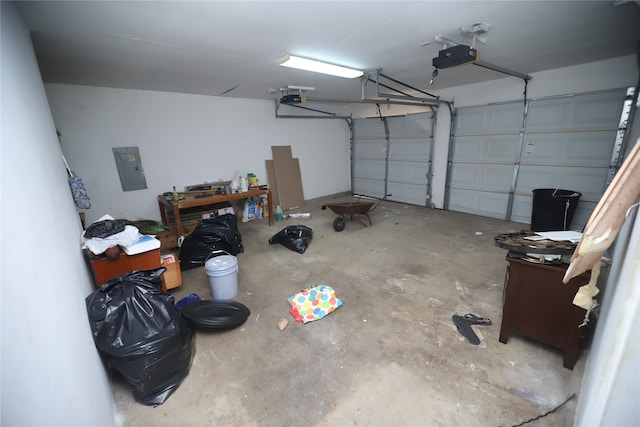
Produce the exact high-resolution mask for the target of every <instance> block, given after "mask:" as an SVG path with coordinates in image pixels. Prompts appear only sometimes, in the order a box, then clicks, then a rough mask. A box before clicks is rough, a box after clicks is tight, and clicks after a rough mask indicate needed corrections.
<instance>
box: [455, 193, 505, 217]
mask: <svg viewBox="0 0 640 427" xmlns="http://www.w3.org/2000/svg"><path fill="white" fill-rule="evenodd" d="M508 201H509V196H508V195H506V194H499V193H482V192H478V191H469V190H463V189H451V197H450V200H449V207H450V209H451V210H453V211H456V212H465V213H471V214H474V215H481V216H487V217H490V218H500V219H504V212H506V210H507V204H508Z"/></svg>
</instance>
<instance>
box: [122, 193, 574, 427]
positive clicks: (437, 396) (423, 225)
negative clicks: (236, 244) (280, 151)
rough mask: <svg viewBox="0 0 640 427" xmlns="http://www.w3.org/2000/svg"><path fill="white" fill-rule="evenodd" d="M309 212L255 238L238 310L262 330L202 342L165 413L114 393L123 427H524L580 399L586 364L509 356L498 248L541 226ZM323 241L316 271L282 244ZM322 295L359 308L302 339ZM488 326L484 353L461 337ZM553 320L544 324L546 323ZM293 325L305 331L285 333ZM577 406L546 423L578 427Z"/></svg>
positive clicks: (540, 354) (404, 212)
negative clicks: (301, 296)
mask: <svg viewBox="0 0 640 427" xmlns="http://www.w3.org/2000/svg"><path fill="white" fill-rule="evenodd" d="M352 200H353V199H352V198H351V197H350V196H339V197H334V198H324V199H318V200H314V201H311V202H309V203H308V204H307V205H306V206H305V207H304V208H303V209H302V212H310V213H311V214H312V218H311V219H300V220H285V221H283V222H277V223H275V225H274V226H272V227H270V226H269V225H268V222H267V220H266V219H262V220H259V221H253V222H249V223H239V230H240V233H241V234H242V242H243V245H244V248H245V252H244V253H242V254H239V255H238V262H239V265H240V271H239V273H238V284H239V293H238V295H237V297H236V298H235V300H236V301H238V302H241V303H242V304H244V305H246V306H247V307H248V308H249V309H250V310H251V315H250V317H249V319H248V320H247V322H246V323H245V324H243V325H242V326H240V327H238V328H236V329H232V330H227V331H224V332H220V331H203V330H197V332H196V334H195V343H196V352H195V357H194V360H193V364H192V367H191V371H190V373H189V375H188V377H187V378H186V379H185V380H184V382H183V383H182V385H181V386H180V387H179V388H178V389H177V390H176V392H175V393H174V394H173V395H172V396H171V397H169V399H168V400H167V401H166V402H165V403H164V404H163V405H161V406H158V407H156V408H153V407H147V406H144V405H141V404H139V403H137V402H136V401H135V400H134V398H133V395H132V393H131V390H130V388H129V386H128V385H127V384H126V383H125V382H124V381H123V380H122V379H120V378H119V377H116V378H114V395H115V402H116V408H115V410H116V417H117V421H118V425H120V426H137V427H142V426H150V427H151V426H153V427H158V426H511V425H515V424H518V423H521V422H523V421H526V420H529V419H531V418H533V417H536V416H538V415H542V414H544V413H545V412H547V411H549V410H551V409H553V408H554V407H556V406H557V405H559V404H560V403H562V402H563V401H564V400H565V399H566V398H568V397H569V396H570V395H571V394H572V393H577V392H579V389H580V384H581V378H582V373H583V370H584V362H585V358H586V352H584V351H583V352H582V353H581V355H580V357H579V359H578V362H577V364H576V366H575V368H574V370H573V371H571V370H568V369H565V368H563V367H562V354H561V352H560V351H559V350H555V349H553V348H549V347H546V346H543V345H540V344H537V343H535V342H533V341H530V340H527V339H524V338H520V337H518V336H513V337H511V339H510V341H509V343H508V344H506V345H505V344H502V343H500V342H498V336H499V333H500V322H501V316H502V293H503V287H504V278H505V267H506V262H505V256H506V250H503V249H501V248H498V247H496V246H495V245H494V241H493V239H494V237H495V236H496V235H498V234H501V233H507V232H516V231H519V230H521V229H523V228H527V225H526V224H519V223H511V222H506V221H500V220H496V219H490V218H483V217H478V216H473V215H466V214H460V213H455V212H444V211H440V210H432V209H426V208H422V207H417V206H408V205H404V204H400V203H394V202H384V203H382V204H381V205H380V206H379V207H378V208H377V209H376V210H374V211H373V212H372V213H371V218H372V221H373V226H372V227H369V228H365V227H363V226H362V225H360V224H359V223H358V222H351V221H349V220H348V221H347V224H346V228H345V230H344V231H343V232H341V233H337V232H335V231H334V230H333V228H332V222H333V220H334V218H335V216H336V215H335V214H334V213H333V212H331V211H330V210H329V209H327V210H322V209H321V206H322V205H323V204H326V203H332V202H345V201H352ZM293 224H303V225H307V226H309V227H311V228H312V229H313V232H314V237H313V240H312V242H311V244H310V246H309V248H308V249H307V251H306V253H305V254H303V255H300V254H298V253H296V252H293V251H291V250H289V249H286V248H285V247H283V246H281V245H269V244H268V239H269V238H270V237H271V236H272V235H274V234H275V233H276V232H278V231H279V230H280V229H282V228H284V227H285V226H287V225H293ZM183 283H184V285H183V286H182V287H181V288H178V289H176V290H174V291H173V294H174V295H175V298H176V301H178V300H179V299H180V298H182V297H184V296H186V295H187V294H189V293H191V292H195V293H197V294H198V295H200V296H201V297H202V298H203V299H209V298H211V291H210V288H209V279H208V277H207V276H206V273H205V271H204V268H196V269H192V270H187V271H184V272H183ZM317 284H327V285H329V286H331V287H333V288H334V289H335V290H336V292H337V296H338V297H339V298H340V299H342V300H343V302H344V305H343V306H342V307H341V308H339V309H338V310H336V311H335V312H334V313H332V314H330V315H329V316H327V317H325V318H323V319H321V320H318V321H316V322H311V323H308V324H301V323H300V324H297V323H295V322H294V321H293V319H292V317H291V316H290V314H289V313H288V312H287V310H288V309H289V306H288V303H287V297H288V296H290V295H293V294H295V293H297V292H298V291H299V290H301V289H303V288H306V287H309V286H314V285H317ZM465 313H474V314H476V315H478V316H482V317H489V318H490V319H492V320H493V325H491V326H474V327H473V328H474V330H475V331H476V334H477V335H478V336H479V337H480V339H481V341H482V343H481V344H480V345H478V346H474V345H471V344H469V343H468V342H467V340H466V339H465V338H464V337H462V335H460V334H459V333H458V332H457V330H456V328H455V326H454V325H453V323H452V321H451V316H452V315H453V314H460V315H463V314H465ZM540 315H541V316H544V308H543V307H541V312H540ZM281 319H288V320H289V326H288V327H287V328H286V329H285V330H284V331H282V332H281V331H280V330H279V329H278V322H279V321H280V320H281ZM576 401H577V398H574V399H573V400H571V401H569V403H567V404H566V405H565V406H563V407H562V408H560V409H558V410H557V411H556V412H554V413H552V414H550V415H548V416H546V417H544V418H542V419H539V420H537V421H535V422H532V423H531V424H530V425H535V426H554V427H556V426H571V425H572V420H573V415H574V411H575V406H576Z"/></svg>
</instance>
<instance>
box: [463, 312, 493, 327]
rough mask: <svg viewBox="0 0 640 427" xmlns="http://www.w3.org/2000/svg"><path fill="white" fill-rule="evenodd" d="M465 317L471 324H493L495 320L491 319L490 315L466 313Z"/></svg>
mask: <svg viewBox="0 0 640 427" xmlns="http://www.w3.org/2000/svg"><path fill="white" fill-rule="evenodd" d="M464 318H465V319H467V322H469V324H470V325H486V326H489V325H491V324H493V322H492V321H491V319H489V318H488V317H478V316H476V315H475V314H471V313H469V314H465V315H464Z"/></svg>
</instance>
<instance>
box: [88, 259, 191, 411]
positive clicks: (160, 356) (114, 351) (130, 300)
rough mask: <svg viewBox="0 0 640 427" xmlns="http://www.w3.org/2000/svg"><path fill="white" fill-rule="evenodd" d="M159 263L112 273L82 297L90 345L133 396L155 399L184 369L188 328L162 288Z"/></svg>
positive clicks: (165, 393) (163, 397)
mask: <svg viewBox="0 0 640 427" xmlns="http://www.w3.org/2000/svg"><path fill="white" fill-rule="evenodd" d="M164 271H166V269H165V268H159V269H157V270H146V271H134V272H132V273H129V274H124V275H122V276H119V277H116V278H113V279H111V280H109V281H108V282H106V283H105V284H104V285H103V286H102V287H100V288H98V289H96V290H95V291H94V292H93V293H91V294H90V295H89V296H88V297H87V298H86V300H85V302H86V305H87V313H88V316H89V323H90V326H91V333H92V334H93V340H94V342H95V344H96V347H97V348H98V350H99V351H100V354H101V355H102V356H103V358H104V359H105V360H106V362H107V363H108V365H109V367H110V368H111V369H113V370H115V371H118V372H120V373H121V374H122V375H123V376H124V377H125V378H126V380H127V381H128V382H129V384H130V385H131V386H132V387H133V395H134V397H135V399H136V400H137V401H138V402H140V403H142V404H145V405H153V406H156V405H161V404H162V403H164V402H165V401H166V400H167V398H168V397H169V396H170V395H171V394H172V393H173V392H174V391H175V390H176V389H177V388H178V386H179V385H180V384H181V383H182V381H183V380H184V379H185V378H186V376H187V375H188V374H189V369H190V368H191V361H192V358H193V352H194V340H193V330H192V329H191V326H189V324H188V323H187V321H186V320H185V319H184V318H183V317H182V316H181V315H180V313H178V311H176V309H175V308H174V298H173V295H171V294H168V293H166V292H163V291H162V280H161V279H160V276H161V275H162V273H164Z"/></svg>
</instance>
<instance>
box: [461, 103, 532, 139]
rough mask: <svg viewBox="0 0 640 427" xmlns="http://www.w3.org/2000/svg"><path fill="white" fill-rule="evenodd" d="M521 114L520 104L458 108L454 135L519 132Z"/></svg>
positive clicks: (522, 107) (521, 106)
mask: <svg viewBox="0 0 640 427" xmlns="http://www.w3.org/2000/svg"><path fill="white" fill-rule="evenodd" d="M523 112H524V106H523V104H522V103H517V104H516V103H506V104H499V105H485V106H480V107H467V108H460V109H458V111H457V114H456V118H455V123H456V130H455V134H456V136H458V135H460V134H466V133H473V134H478V133H487V132H489V133H495V132H519V131H520V129H521V128H522V114H523Z"/></svg>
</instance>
